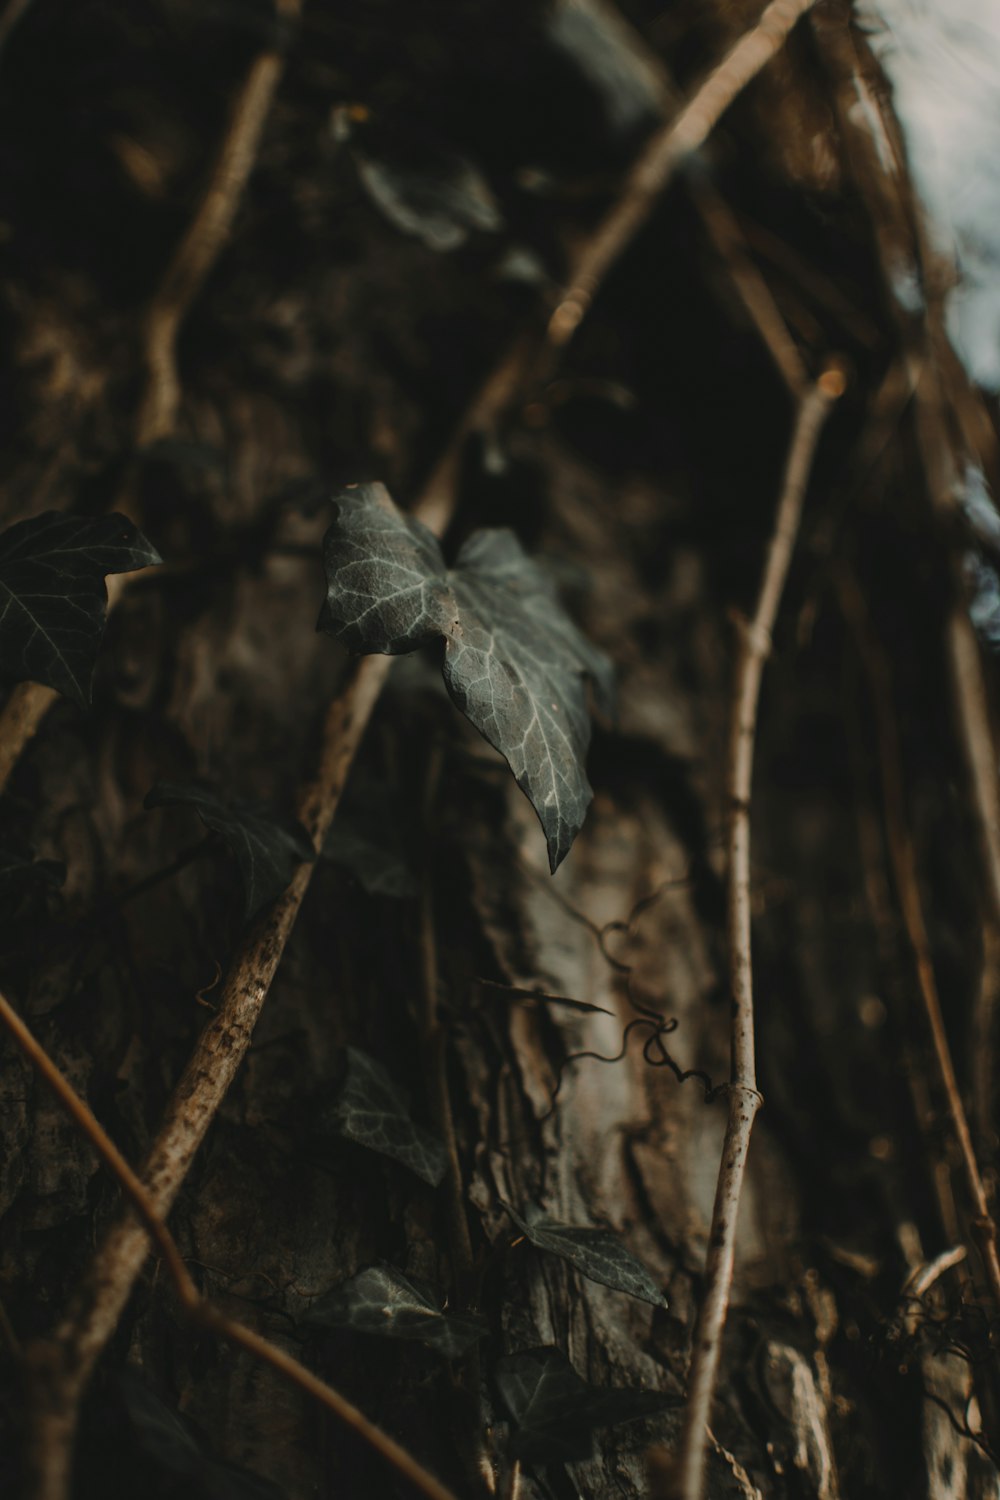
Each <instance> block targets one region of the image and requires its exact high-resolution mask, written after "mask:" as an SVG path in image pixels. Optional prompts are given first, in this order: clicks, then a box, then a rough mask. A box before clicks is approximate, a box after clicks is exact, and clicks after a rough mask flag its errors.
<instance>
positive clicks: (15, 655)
mask: <svg viewBox="0 0 1000 1500" xmlns="http://www.w3.org/2000/svg"><path fill="white" fill-rule="evenodd" d="M162 560H163V559H162V558H161V557H160V554H159V553H158V552H157V550H156V548H155V547H153V546H152V545H151V544H150V543H149V542H148V541H147V540H146V538H145V537H144V536H143V535H142V533H141V532H140V531H137V530H136V528H135V527H134V526H133V525H132V522H131V521H130V520H128V518H127V517H126V516H119V515H110V516H96V517H86V516H64V515H61V514H60V513H59V512H58V511H54V510H47V511H44V512H43V513H42V514H41V515H39V516H32V517H31V518H30V519H29V520H27V521H18V522H17V523H16V524H15V525H14V526H10V527H8V528H7V530H6V531H4V532H2V533H0V675H2V676H4V677H6V678H9V679H10V678H12V679H13V680H14V681H16V682H24V681H30V682H40V683H43V684H44V685H45V686H46V687H50V688H54V689H55V691H56V692H57V693H63V694H64V695H65V696H66V697H67V698H70V699H72V701H73V702H74V703H77V704H79V705H80V707H81V708H87V707H89V705H90V700H91V690H92V683H93V677H94V668H95V666H96V664H97V653H98V651H99V649H100V645H101V640H102V638H103V635H104V625H105V621H106V619H107V613H108V591H107V589H106V587H105V584H104V579H105V576H106V575H107V574H108V573H131V572H133V571H134V570H135V569H137V568H148V567H151V566H153V564H155V563H158V562H162Z"/></svg>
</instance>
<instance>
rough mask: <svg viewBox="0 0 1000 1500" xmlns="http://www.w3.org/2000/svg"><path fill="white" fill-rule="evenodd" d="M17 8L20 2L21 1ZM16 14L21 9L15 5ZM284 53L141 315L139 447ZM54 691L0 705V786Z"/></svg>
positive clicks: (281, 7) (227, 224)
mask: <svg viewBox="0 0 1000 1500" xmlns="http://www.w3.org/2000/svg"><path fill="white" fill-rule="evenodd" d="M21 8H24V7H23V6H22V7H21ZM15 9H17V7H15V6H10V7H8V11H7V12H6V13H5V14H4V15H3V16H2V17H0V46H2V44H3V40H4V37H5V34H6V32H5V29H4V28H5V24H6V25H7V29H9V26H10V25H12V24H13V20H16V19H17V16H16V15H14V16H13V19H11V16H12V13H13V12H14V11H15ZM298 9H299V4H298V0H278V3H277V10H278V15H279V17H282V18H291V17H293V16H295V15H297V13H298ZM18 14H19V11H18ZM284 66H285V64H284V58H283V57H282V56H281V54H280V53H278V52H275V51H272V50H270V49H269V50H267V51H265V52H262V53H260V54H259V56H258V57H257V58H256V59H255V60H254V62H253V64H252V65H251V68H250V71H249V73H248V74H247V76H246V78H245V80H244V82H243V86H242V88H241V89H240V92H239V95H238V96H237V99H236V103H235V105H234V107H233V112H232V115H231V116H230V120H229V124H228V126H227V128H226V133H225V135H224V137H223V140H222V144H221V146H220V148H219V154H218V157H217V158H216V162H215V167H214V169H213V171H212V173H211V176H210V178H209V182H208V186H207V188H206V189H205V193H204V195H203V197H202V199H201V201H200V203H199V205H198V208H197V210H196V212H195V215H194V218H193V219H192V220H191V223H190V225H189V226H188V229H187V232H186V234H185V235H184V238H183V239H182V240H181V242H180V245H179V246H178V247H177V250H176V252H175V254H174V257H173V259H172V260H171V262H170V264H169V266H168V267H167V270H166V272H165V274H164V276H163V280H162V281H161V282H160V285H159V287H158V288H157V291H156V293H155V294H154V296H153V300H152V302H151V303H150V307H149V311H148V313H147V315H146V324H145V332H144V352H143V358H144V363H145V366H146V387H145V391H144V394H143V397H142V401H141V402H140V405H139V410H138V412H137V414H136V419H135V427H134V433H133V441H134V446H135V448H136V449H141V448H144V447H146V446H148V445H149V444H150V443H153V442H155V441H156V439H157V438H161V437H165V436H166V435H167V434H168V433H170V432H172V431H173V428H174V425H175V423H176V420H177V408H178V405H179V403H180V395H181V389H180V381H179V379H178V376H177V363H176V346H177V335H178V332H179V331H180V326H181V324H182V322H183V321H184V318H185V317H186V315H187V312H188V309H189V308H190V306H191V304H192V302H193V301H194V299H195V297H196V296H197V294H198V292H199V291H200V289H201V287H202V286H203V284H204V281H205V278H206V276H207V275H208V273H209V271H210V270H211V269H212V267H213V265H214V264H215V262H216V260H217V259H218V257H219V252H220V251H221V250H222V248H223V246H224V244H225V242H226V239H227V237H228V235H229V231H230V229H231V227H232V223H233V220H234V218H235V216H236V211H237V209H238V208H239V205H240V201H241V199H242V196H243V190H244V188H245V187H246V184H247V179H248V178H249V176H250V173H251V171H252V170H253V165H254V162H255V161H256V158H257V151H258V148H259V146H260V139H261V135H262V134H263V130H264V126H265V124H266V122H267V117H268V114H269V113H270V109H271V103H272V100H273V98H274V93H275V90H276V88H277V86H278V83H279V81H280V79H281V75H282V73H283V72H284ZM116 506H117V509H118V510H120V511H121V512H122V513H123V514H124V515H129V516H131V518H132V519H133V520H134V519H137V518H136V517H135V515H134V514H133V511H134V499H133V497H132V496H131V495H129V494H128V493H126V494H124V495H120V496H119V497H118V498H117V500H116ZM127 577H128V575H127V574H118V575H115V576H114V577H112V578H110V579H109V580H108V608H109V609H112V608H113V607H114V605H115V603H116V601H117V600H118V598H119V597H120V595H121V591H122V589H123V588H124V587H125V581H126V579H127ZM58 696H59V694H58V693H56V692H53V690H52V688H48V687H43V685H42V684H41V683H40V682H19V683H18V684H17V685H16V686H15V687H14V689H13V690H12V692H11V694H10V697H9V698H8V700H7V702H6V703H5V705H4V707H3V710H2V711H0V791H2V790H3V788H4V787H5V786H6V785H7V781H8V779H9V777H10V774H11V772H12V771H13V769H14V767H15V766H16V765H17V762H18V760H19V759H20V757H21V755H22V753H23V752H24V750H25V748H26V746H27V745H28V744H29V743H30V742H31V740H32V739H34V737H35V735H36V734H37V732H38V728H39V726H40V724H41V723H42V720H43V719H44V718H45V715H46V714H47V713H48V711H49V709H50V708H51V707H52V704H53V703H54V702H55V701H56V699H57V698H58Z"/></svg>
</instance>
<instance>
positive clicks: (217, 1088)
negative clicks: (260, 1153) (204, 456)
mask: <svg viewBox="0 0 1000 1500" xmlns="http://www.w3.org/2000/svg"><path fill="white" fill-rule="evenodd" d="M390 661H391V658H389V657H385V656H368V657H364V658H362V660H361V661H360V662H359V663H358V664H357V665H356V667H355V668H354V669H353V671H352V674H351V677H350V679H349V682H348V684H347V686H346V687H345V689H344V691H343V692H342V693H341V695H340V696H339V697H338V698H337V699H336V700H335V701H334V703H333V704H332V705H331V707H330V710H329V712H328V714H327V717H326V722H325V724H324V729H323V740H322V748H321V753H320V759H319V766H318V770H317V774H316V777H315V780H314V781H313V782H312V783H311V784H310V785H309V786H308V787H307V788H306V789H305V792H304V794H303V795H302V797H301V799H300V802H299V806H298V809H297V811H298V816H299V819H300V821H301V822H302V823H303V825H304V826H305V828H306V829H307V830H308V832H309V834H310V836H311V838H312V839H313V843H314V845H315V847H316V849H317V851H318V850H319V849H320V848H321V847H322V844H323V841H324V839H325V837H326V834H327V832H328V830H329V827H330V824H331V822H332V820H333V814H334V811H335V809H336V806H337V803H338V801H339V798H340V793H341V790H342V788H343V786H344V782H345V780H346V778H347V772H348V769H349V767H350V764H351V761H352V759H353V756H354V752H355V750H356V748H357V745H358V743H359V741H360V739H361V735H362V733H363V731H364V728H365V725H366V724H367V721H368V718H369V715H370V714H371V711H372V709H373V707H374V705H375V702H376V699H377V698H378V694H379V691H380V690H381V687H382V684H383V682H384V680H385V678H386V675H387V673H388V669H389V663H390ZM314 868H315V866H314V865H312V864H303V865H300V866H299V869H298V870H297V871H296V874H295V876H294V877H293V879H292V882H291V884H290V886H289V887H288V889H287V890H286V891H285V893H284V894H283V895H282V896H280V897H279V898H278V900H277V901H276V902H275V903H274V904H273V906H272V907H271V908H270V909H269V910H268V911H267V912H265V913H264V915H263V916H262V917H261V918H259V919H258V921H257V922H256V923H255V924H254V926H253V927H252V928H251V930H250V933H249V934H248V936H247V939H246V942H245V943H244V945H243V947H242V949H241V950H240V952H239V954H238V955H237V958H236V960H235V962H234V965H233V967H232V969H231V971H230V973H229V976H228V978H227V980H226V984H225V987H224V989H223V991H222V995H221V997H220V1001H219V1008H218V1010H217V1012H216V1013H215V1015H214V1016H213V1017H212V1019H211V1020H210V1021H209V1022H208V1024H207V1025H206V1026H205V1028H204V1030H203V1031H202V1032H201V1033H200V1035H199V1037H198V1040H197V1042H196V1044H195V1048H194V1051H193V1053H192V1055H191V1057H190V1059H189V1061H188V1064H187V1067H186V1068H185V1069H184V1072H183V1074H182V1075H181V1078H180V1081H179V1083H178V1084H177V1087H176V1089H175V1090H174V1093H173V1096H172V1098H171V1100H170V1103H169V1104H168V1106H167V1110H166V1113H165V1116H164V1119H163V1121H162V1123H161V1126H160V1130H159V1132H158V1134H157V1136H156V1139H155V1141H154V1143H153V1146H152V1148H151V1150H150V1152H149V1155H148V1156H147V1158H146V1161H145V1163H144V1165H143V1168H142V1183H143V1187H144V1191H145V1192H146V1194H147V1195H148V1199H149V1202H150V1205H151V1207H152V1209H153V1211H154V1212H155V1213H156V1214H157V1215H158V1216H159V1217H160V1218H163V1217H164V1216H165V1215H166V1214H167V1213H168V1212H169V1211H170V1208H171V1205H172V1204H173V1202H174V1200H175V1198H176V1197H177V1193H178V1192H179V1190H180V1187H181V1184H182V1182H183V1181H184V1178H185V1176H186V1175H187V1172H188V1169H189V1168H190V1166H191V1163H192V1161H193V1159H194V1156H195V1153H196V1152H197V1150H198V1148H199V1146H200V1145H201V1143H202V1141H203V1139H204V1137H205V1133H206V1131H207V1130H208V1127H209V1125H210V1124H211V1122H212V1120H213V1119H214V1117H215V1114H216V1111H217V1110H218V1108H219V1105H220V1104H221V1102H222V1100H223V1098H224V1097H225V1095H226V1092H227V1090H228V1089H229V1086H230V1084H231V1083H232V1081H233V1078H234V1077H235V1075H236V1071H237V1069H238V1067H239V1065H240V1063H241V1062H242V1060H243V1058H244V1056H245V1055H246V1051H247V1048H248V1047H249V1045H250V1039H251V1036H252V1034H253V1029H254V1026H255V1024H256V1021H257V1017H258V1016H259V1014H260V1009H261V1006H262V1005H263V1003H264V999H265V997H266V995H267V992H268V989H269V988H270V985H271V981H272V980H273V978H274V975H275V972H276V970H277V967H278V963H279V962H280V959H281V955H282V953H283V952H284V949H285V944H286V943H287V941H288V938H289V935H290V934H291V931H292V927H293V925H294V923H295V919H296V917H297V915H298V912H299V907H300V906H301V904H302V900H303V897H304V896H305V893H306V890H307V888H308V886H309V881H310V878H311V876H312V872H313V870H314ZM148 1250H149V1238H148V1234H147V1231H146V1228H145V1227H144V1225H143V1223H142V1222H141V1220H139V1219H138V1218H137V1217H136V1216H135V1214H133V1213H127V1214H126V1215H125V1216H124V1217H123V1218H121V1219H120V1220H119V1221H118V1223H117V1224H116V1225H115V1226H114V1227H113V1228H112V1229H111V1231H110V1233H109V1235H108V1237H107V1238H106V1240H105V1241H104V1244H103V1245H102V1246H101V1248H100V1250H99V1251H98V1252H97V1255H96V1256H95V1258H94V1260H93V1261H92V1263H91V1266H90V1268H89V1271H88V1272H87V1274H86V1275H85V1277H84V1280H83V1282H82V1284H81V1286H80V1288H79V1289H78V1291H77V1293H76V1295H75V1297H74V1299H73V1302H72V1304H71V1307H70V1309H69V1311H68V1313H67V1315H66V1316H65V1318H64V1319H63V1322H62V1323H61V1324H60V1326H59V1327H58V1328H57V1329H56V1331H55V1333H54V1335H52V1337H51V1339H50V1340H47V1341H45V1342H44V1343H43V1344H41V1345H39V1346H36V1348H35V1350H34V1353H33V1359H34V1361H35V1363H36V1365H37V1366H38V1367H39V1368H41V1369H43V1370H47V1371H50V1372H52V1373H51V1374H50V1376H49V1378H48V1379H47V1380H46V1381H45V1382H43V1383H42V1384H41V1385H40V1387H39V1389H38V1391H37V1403H36V1409H35V1411H34V1412H33V1413H32V1416H33V1419H34V1421H35V1432H34V1439H33V1450H34V1455H35V1463H36V1470H37V1472H38V1481H39V1482H38V1488H37V1491H36V1493H37V1496H38V1500H59V1497H62V1496H64V1495H65V1494H66V1477H67V1474H68V1464H69V1450H70V1446H71V1444H72V1437H73V1429H74V1426H75V1418H76V1411H77V1408H78V1406H79V1401H80V1398H81V1396H82V1394H83V1390H84V1387H85V1386H86V1383H87V1380H88V1379H89V1376H90V1372H91V1370H92V1369H93V1365H94V1362H95V1360H96V1359H97V1357H98V1355H99V1354H100V1352H101V1350H102V1349H103V1348H104V1346H105V1344H106V1343H107V1341H108V1339H109V1338H110V1336H111V1334H112V1332H113V1331H114V1328H115V1325H116V1324H117V1322H118V1318H119V1316H120V1315H121V1312H122V1309H123V1308H124V1306H125V1303H126V1302H127V1300H128V1297H129V1293H130V1292H131V1289H132V1286H133V1284H134V1282H135V1279H136V1277H137V1276H138V1274H139V1271H140V1270H141V1268H142V1264H143V1261H144V1260H145V1259H146V1255H147V1254H148Z"/></svg>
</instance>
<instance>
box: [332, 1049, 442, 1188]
mask: <svg viewBox="0 0 1000 1500" xmlns="http://www.w3.org/2000/svg"><path fill="white" fill-rule="evenodd" d="M337 1122H338V1124H339V1126H340V1132H341V1134H342V1135H345V1136H347V1138H348V1140H351V1141H357V1142H358V1144H359V1145H361V1146H367V1147H368V1148H369V1150H371V1151H379V1152H381V1154H382V1155H383V1156H391V1157H392V1158H393V1159H394V1160H395V1161H401V1162H402V1163H403V1165H404V1166H405V1167H409V1169H410V1171H411V1172H415V1173H416V1174H417V1176H418V1177H422V1178H423V1180H424V1182H429V1183H430V1185H431V1187H437V1185H438V1183H439V1182H440V1181H441V1179H442V1177H443V1176H444V1174H445V1172H446V1171H447V1170H448V1153H447V1152H446V1150H445V1148H444V1146H443V1145H442V1143H441V1142H440V1141H439V1140H437V1138H436V1137H435V1136H433V1135H431V1134H430V1132H429V1131H426V1130H422V1129H421V1127H420V1126H419V1125H414V1123H413V1121H412V1120H411V1119H410V1115H409V1100H408V1099H407V1097H406V1095H405V1093H404V1092H403V1091H402V1090H401V1089H399V1088H397V1086H396V1084H395V1083H393V1081H392V1079H391V1078H390V1077H389V1074H388V1073H387V1072H386V1070H385V1068H383V1066H382V1064H381V1063H380V1062H376V1060H375V1058H374V1057H369V1056H368V1053H367V1052H362V1051H361V1050H360V1049H359V1048H358V1047H348V1049H347V1078H346V1080H345V1082H344V1087H343V1089H342V1090H341V1093H340V1098H339V1100H338V1101H337Z"/></svg>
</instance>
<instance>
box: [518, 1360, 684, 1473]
mask: <svg viewBox="0 0 1000 1500" xmlns="http://www.w3.org/2000/svg"><path fill="white" fill-rule="evenodd" d="M495 1379H496V1385H497V1389H498V1391H499V1392H500V1396H501V1399H502V1400H503V1403H504V1405H505V1406H506V1408H507V1410H508V1411H509V1412H510V1415H511V1417H512V1418H513V1422H514V1434H513V1440H512V1445H511V1446H512V1451H513V1453H514V1456H515V1457H519V1458H523V1459H525V1460H526V1461H527V1462H528V1463H538V1464H550V1463H572V1462H574V1461H575V1460H577V1459H581V1458H589V1457H590V1455H591V1453H592V1451H593V1433H594V1432H595V1431H596V1430H597V1429H598V1428H600V1427H615V1426H617V1425H618V1424H619V1423H621V1422H633V1421H636V1420H637V1419H639V1418H640V1417H650V1416H655V1415H657V1414H658V1413H659V1412H662V1411H667V1410H669V1409H670V1408H671V1407H674V1406H679V1405H680V1404H681V1398H680V1397H678V1396H668V1395H666V1394H665V1393H664V1392H662V1391H640V1390H628V1389H619V1388H614V1387H612V1388H610V1389H603V1390H602V1389H600V1388H599V1387H597V1386H591V1385H588V1384H587V1382H586V1381H585V1380H583V1379H581V1377H580V1376H579V1375H578V1374H577V1372H576V1371H575V1370H574V1368H573V1366H572V1365H571V1364H570V1362H569V1360H568V1359H567V1358H566V1356H565V1354H563V1352H562V1350H561V1349H556V1348H555V1347H553V1346H551V1345H550V1346H546V1347H545V1348H541V1349H526V1350H524V1351H523V1352H522V1353H520V1354H508V1355H506V1356H505V1357H504V1358H503V1359H501V1360H500V1361H499V1363H498V1365H497V1368H496V1374H495Z"/></svg>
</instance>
